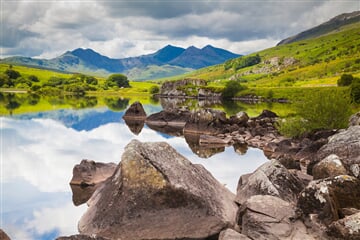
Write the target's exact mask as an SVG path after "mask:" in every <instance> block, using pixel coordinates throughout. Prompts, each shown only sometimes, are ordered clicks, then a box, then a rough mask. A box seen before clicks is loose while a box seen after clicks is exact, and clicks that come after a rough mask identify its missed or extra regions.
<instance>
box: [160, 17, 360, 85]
mask: <svg viewBox="0 0 360 240" xmlns="http://www.w3.org/2000/svg"><path fill="white" fill-rule="evenodd" d="M359 33H360V23H358V22H357V23H352V24H349V25H346V26H342V27H340V28H337V29H335V30H333V31H330V32H328V33H326V34H325V35H321V36H320V37H317V38H312V39H307V40H303V41H298V42H293V43H290V44H285V45H280V46H276V47H273V48H269V49H266V50H263V51H260V52H256V53H253V54H251V55H248V56H244V57H240V58H237V59H233V60H229V61H227V62H225V63H224V64H220V65H216V66H211V67H208V68H203V69H199V70H197V71H194V72H191V73H188V74H184V75H180V76H176V77H173V78H170V79H161V80H162V81H164V80H177V79H183V78H185V77H187V78H189V77H190V78H202V79H205V80H209V81H210V82H216V83H218V84H220V85H221V82H222V81H224V80H229V79H230V80H239V81H240V82H241V83H243V84H244V85H247V86H248V87H318V86H335V85H336V81H337V79H339V77H340V75H341V74H344V73H349V74H353V75H354V76H359V75H360V34H359ZM256 56H259V57H260V62H259V63H255V64H254V65H251V64H249V63H251V60H252V59H251V58H254V57H256ZM247 63H248V64H247ZM249 65H251V66H249Z"/></svg>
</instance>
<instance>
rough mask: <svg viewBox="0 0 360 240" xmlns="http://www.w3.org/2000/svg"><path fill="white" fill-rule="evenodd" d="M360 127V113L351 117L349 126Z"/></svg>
mask: <svg viewBox="0 0 360 240" xmlns="http://www.w3.org/2000/svg"><path fill="white" fill-rule="evenodd" d="M358 125H360V112H358V113H355V114H353V115H351V117H350V119H349V126H358Z"/></svg>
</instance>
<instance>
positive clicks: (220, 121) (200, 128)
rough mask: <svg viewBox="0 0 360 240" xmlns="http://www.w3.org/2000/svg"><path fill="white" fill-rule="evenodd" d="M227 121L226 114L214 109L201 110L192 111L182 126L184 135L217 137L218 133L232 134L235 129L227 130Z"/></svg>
mask: <svg viewBox="0 0 360 240" xmlns="http://www.w3.org/2000/svg"><path fill="white" fill-rule="evenodd" d="M227 123H228V119H227V118H226V113H225V112H223V111H219V110H214V109H201V110H198V111H193V112H192V113H191V116H190V119H188V121H187V122H186V124H185V126H184V134H189V133H192V134H195V133H196V134H207V135H217V134H219V133H225V132H232V131H234V130H235V129H228V130H226V129H227V127H228V126H226V124H227Z"/></svg>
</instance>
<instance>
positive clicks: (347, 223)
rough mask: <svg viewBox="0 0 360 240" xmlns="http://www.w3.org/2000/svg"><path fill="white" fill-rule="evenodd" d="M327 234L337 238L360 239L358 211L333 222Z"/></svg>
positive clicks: (359, 216)
mask: <svg viewBox="0 0 360 240" xmlns="http://www.w3.org/2000/svg"><path fill="white" fill-rule="evenodd" d="M328 234H329V235H331V236H334V237H337V238H339V239H347V240H358V239H360V212H359V213H356V214H353V215H350V216H347V217H345V218H343V219H340V220H338V221H336V222H333V223H332V224H331V225H330V226H329V230H328Z"/></svg>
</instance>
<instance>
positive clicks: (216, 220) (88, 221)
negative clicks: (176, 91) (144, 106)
mask: <svg viewBox="0 0 360 240" xmlns="http://www.w3.org/2000/svg"><path fill="white" fill-rule="evenodd" d="M234 197H235V196H234V195H233V194H232V193H231V192H230V191H229V190H227V189H226V188H225V187H224V186H223V185H222V184H220V183H219V182H218V181H217V180H215V178H214V177H213V176H212V175H211V174H210V173H209V172H208V171H207V170H205V168H204V167H202V166H201V165H194V164H192V163H191V162H190V161H189V160H187V159H186V158H184V157H183V156H182V155H180V154H179V153H177V152H176V150H174V149H173V148H172V147H171V146H170V145H168V144H167V143H141V142H139V141H137V140H133V141H131V142H130V143H129V144H128V145H127V146H126V148H125V151H124V153H123V155H122V160H121V162H120V164H119V165H118V167H117V169H116V171H115V173H114V175H113V176H112V177H111V178H109V179H108V180H106V182H105V183H104V184H102V186H101V187H99V188H98V189H97V190H96V192H95V193H94V194H93V196H92V198H91V199H90V200H89V201H88V204H89V209H88V210H87V212H86V213H85V214H84V215H83V216H82V218H81V220H80V222H79V231H80V233H82V234H87V235H92V234H96V235H98V236H103V237H108V238H111V239H133V240H136V239H188V238H189V239H202V238H207V237H209V236H213V235H217V234H218V233H219V232H220V231H221V230H222V229H225V228H228V227H230V228H231V227H233V226H234V220H235V214H236V210H237V206H236V204H235V203H234V201H233V200H234ZM149 223H151V224H149Z"/></svg>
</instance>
